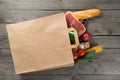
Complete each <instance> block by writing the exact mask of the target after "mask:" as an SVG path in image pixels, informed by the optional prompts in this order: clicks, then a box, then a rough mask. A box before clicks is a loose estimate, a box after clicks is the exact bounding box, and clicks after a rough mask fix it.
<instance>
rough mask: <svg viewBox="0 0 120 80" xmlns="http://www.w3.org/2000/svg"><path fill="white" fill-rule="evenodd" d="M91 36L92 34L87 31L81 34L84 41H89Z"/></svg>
mask: <svg viewBox="0 0 120 80" xmlns="http://www.w3.org/2000/svg"><path fill="white" fill-rule="evenodd" d="M90 36H91V35H90V33H89V32H85V33H84V34H83V35H82V36H81V38H82V41H89V39H90Z"/></svg>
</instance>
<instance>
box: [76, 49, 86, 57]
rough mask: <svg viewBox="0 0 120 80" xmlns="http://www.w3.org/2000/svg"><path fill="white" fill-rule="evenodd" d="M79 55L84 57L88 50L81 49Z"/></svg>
mask: <svg viewBox="0 0 120 80" xmlns="http://www.w3.org/2000/svg"><path fill="white" fill-rule="evenodd" d="M78 54H79V56H80V57H82V56H84V55H85V54H86V51H85V50H81V51H79V52H78Z"/></svg>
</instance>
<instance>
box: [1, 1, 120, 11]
mask: <svg viewBox="0 0 120 80" xmlns="http://www.w3.org/2000/svg"><path fill="white" fill-rule="evenodd" d="M119 2H120V1H119V0H69V1H68V0H42V1H41V0H0V4H1V5H0V7H1V9H0V10H5V9H6V10H7V9H10V10H11V9H15V10H16V9H29V10H31V9H32V10H59V9H60V10H61V9H62V10H63V9H65V10H69V9H77V10H78V9H88V8H100V9H110V10H111V9H120V5H119Z"/></svg>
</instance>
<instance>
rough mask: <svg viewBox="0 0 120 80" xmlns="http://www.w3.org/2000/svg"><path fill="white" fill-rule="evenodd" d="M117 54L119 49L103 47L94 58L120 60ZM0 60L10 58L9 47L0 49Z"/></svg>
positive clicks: (119, 54) (109, 60) (119, 51)
mask: <svg viewBox="0 0 120 80" xmlns="http://www.w3.org/2000/svg"><path fill="white" fill-rule="evenodd" d="M113 55H114V56H113ZM119 56H120V49H103V52H102V53H101V54H98V55H96V56H95V58H94V60H97V61H98V60H99V61H103V62H104V61H106V62H107V61H108V62H120V58H119ZM0 60H12V56H11V52H10V49H0Z"/></svg>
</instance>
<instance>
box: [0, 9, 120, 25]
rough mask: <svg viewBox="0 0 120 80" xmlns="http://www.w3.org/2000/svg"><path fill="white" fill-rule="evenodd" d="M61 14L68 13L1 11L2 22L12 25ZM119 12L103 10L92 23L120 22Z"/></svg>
mask: <svg viewBox="0 0 120 80" xmlns="http://www.w3.org/2000/svg"><path fill="white" fill-rule="evenodd" d="M60 12H66V11H39V10H35V11H34V10H7V11H0V22H1V23H2V22H3V23H5V22H7V23H11V22H21V21H26V20H30V19H35V18H39V17H43V16H48V15H52V14H56V13H60ZM119 14H120V11H119V10H102V14H101V15H100V16H99V17H96V18H93V19H90V20H89V21H90V22H104V23H107V22H120V16H119Z"/></svg>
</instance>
